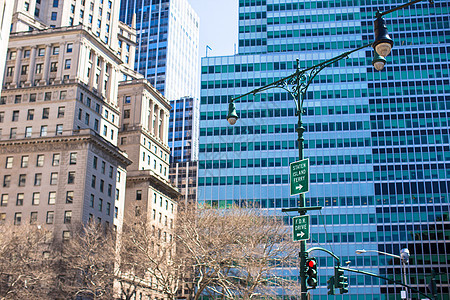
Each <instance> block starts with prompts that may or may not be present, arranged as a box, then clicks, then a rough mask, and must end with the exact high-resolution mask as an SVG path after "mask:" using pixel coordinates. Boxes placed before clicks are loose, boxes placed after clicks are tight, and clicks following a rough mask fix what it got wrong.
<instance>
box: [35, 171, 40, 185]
mask: <svg viewBox="0 0 450 300" xmlns="http://www.w3.org/2000/svg"><path fill="white" fill-rule="evenodd" d="M41 182H42V174H41V173H36V174H34V185H35V186H40V185H41Z"/></svg>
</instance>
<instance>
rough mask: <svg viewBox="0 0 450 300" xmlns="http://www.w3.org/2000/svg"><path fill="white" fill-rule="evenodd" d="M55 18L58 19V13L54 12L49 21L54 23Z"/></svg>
mask: <svg viewBox="0 0 450 300" xmlns="http://www.w3.org/2000/svg"><path fill="white" fill-rule="evenodd" d="M57 18H58V13H57V12H56V11H52V14H51V17H50V19H51V20H52V21H56V19H57Z"/></svg>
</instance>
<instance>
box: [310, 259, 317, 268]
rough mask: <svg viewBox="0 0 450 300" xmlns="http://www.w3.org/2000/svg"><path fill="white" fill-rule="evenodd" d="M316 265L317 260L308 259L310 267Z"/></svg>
mask: <svg viewBox="0 0 450 300" xmlns="http://www.w3.org/2000/svg"><path fill="white" fill-rule="evenodd" d="M315 265H316V261H315V260H312V259H311V260H310V261H308V267H310V268H314V266H315Z"/></svg>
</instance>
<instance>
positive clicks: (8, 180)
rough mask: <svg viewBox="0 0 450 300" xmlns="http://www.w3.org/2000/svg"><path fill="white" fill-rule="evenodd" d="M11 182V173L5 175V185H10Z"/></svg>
mask: <svg viewBox="0 0 450 300" xmlns="http://www.w3.org/2000/svg"><path fill="white" fill-rule="evenodd" d="M10 184H11V175H5V176H3V187H9V185H10Z"/></svg>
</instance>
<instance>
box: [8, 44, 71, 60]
mask: <svg viewBox="0 0 450 300" xmlns="http://www.w3.org/2000/svg"><path fill="white" fill-rule="evenodd" d="M72 51H73V43H67V44H66V53H72ZM36 54H37V56H38V57H43V56H45V48H38V49H37V51H36ZM30 55H31V50H30V49H25V50H24V51H23V58H30ZM51 55H59V46H53V47H52V49H51ZM8 58H9V60H15V59H16V58H17V51H9V54H8Z"/></svg>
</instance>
